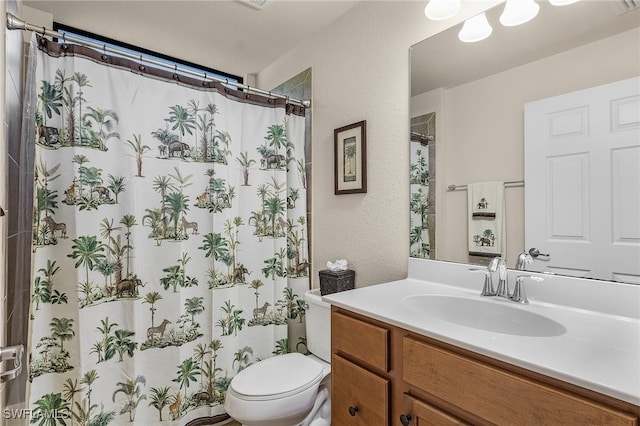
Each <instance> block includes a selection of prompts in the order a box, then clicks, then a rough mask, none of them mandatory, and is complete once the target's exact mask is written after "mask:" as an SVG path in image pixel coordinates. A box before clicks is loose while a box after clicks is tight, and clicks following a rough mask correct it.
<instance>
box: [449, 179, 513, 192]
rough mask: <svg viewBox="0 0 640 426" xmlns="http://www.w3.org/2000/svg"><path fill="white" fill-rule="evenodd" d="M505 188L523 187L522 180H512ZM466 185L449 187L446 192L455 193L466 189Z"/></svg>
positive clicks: (505, 184)
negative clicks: (457, 190)
mask: <svg viewBox="0 0 640 426" xmlns="http://www.w3.org/2000/svg"><path fill="white" fill-rule="evenodd" d="M504 186H505V187H514V186H524V181H523V180H512V181H509V182H505V183H504ZM467 188H468V185H449V186H447V191H455V190H456V189H467Z"/></svg>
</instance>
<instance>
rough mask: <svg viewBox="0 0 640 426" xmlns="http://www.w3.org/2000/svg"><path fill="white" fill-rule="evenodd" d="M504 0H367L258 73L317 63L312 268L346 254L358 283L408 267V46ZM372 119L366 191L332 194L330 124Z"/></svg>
mask: <svg viewBox="0 0 640 426" xmlns="http://www.w3.org/2000/svg"><path fill="white" fill-rule="evenodd" d="M496 3H497V2H496V1H494V2H473V3H463V7H464V9H463V11H462V12H461V13H460V14H459V16H458V17H456V18H455V19H451V20H448V21H441V22H434V21H429V20H428V19H426V18H425V16H424V13H423V10H424V6H425V5H426V1H420V2H417V1H364V2H362V3H361V4H359V5H358V6H356V7H354V8H353V9H351V10H350V11H349V12H348V13H347V14H345V15H344V16H342V17H341V18H340V19H339V20H337V21H336V22H334V23H333V24H332V25H331V26H329V27H328V28H326V29H325V30H324V31H322V32H320V33H318V34H317V35H315V36H314V37H312V38H310V39H308V40H305V41H304V42H302V43H301V44H300V46H298V47H297V48H296V49H294V50H293V51H291V52H290V53H289V54H287V55H285V56H284V57H283V58H281V59H280V60H278V61H277V62H275V63H274V64H272V65H271V66H270V67H268V68H267V69H265V70H263V71H262V72H261V73H259V74H258V86H259V87H272V86H275V85H277V84H278V83H279V82H280V81H282V80H285V79H286V78H288V77H289V76H291V75H295V74H296V73H297V72H299V71H300V70H303V69H305V68H307V67H312V68H313V105H312V107H313V143H312V145H313V146H312V156H311V161H312V164H313V167H312V170H313V175H312V179H313V193H312V197H313V202H312V209H313V211H312V218H311V221H312V222H311V223H312V241H313V258H312V263H313V269H314V271H313V277H314V282H313V284H314V286H317V284H318V283H317V271H318V270H319V269H323V268H324V267H325V264H326V262H327V261H328V260H335V259H337V258H346V259H347V260H348V261H349V263H350V266H351V267H352V268H353V269H354V270H355V271H356V285H357V286H358V287H361V286H366V285H371V284H376V283H381V282H385V281H390V280H396V279H401V278H404V277H406V274H407V259H408V256H409V136H408V133H409V47H410V46H411V45H413V44H415V43H417V42H418V41H421V40H423V39H425V38H427V37H428V36H430V35H433V34H436V33H437V32H439V31H441V30H443V29H444V28H448V27H450V26H452V25H454V24H456V23H458V22H460V21H461V20H463V19H464V18H466V17H469V16H471V15H473V14H475V13H477V12H478V11H481V10H484V9H486V8H488V7H490V6H492V5H495V4H496ZM360 120H367V150H368V152H367V164H368V165H367V167H368V192H367V193H366V194H351V195H334V188H333V186H334V180H333V179H334V177H333V175H334V171H333V169H334V166H333V130H334V129H335V128H338V127H341V126H344V125H347V124H351V123H354V122H357V121H360Z"/></svg>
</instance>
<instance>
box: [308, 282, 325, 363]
mask: <svg viewBox="0 0 640 426" xmlns="http://www.w3.org/2000/svg"><path fill="white" fill-rule="evenodd" d="M304 300H305V302H307V304H308V305H309V308H308V309H307V312H306V314H305V321H306V332H307V349H308V350H309V352H311V353H312V354H313V355H315V356H317V357H318V358H320V359H322V360H324V361H326V362H328V363H331V305H330V304H329V303H326V302H323V301H322V296H320V289H319V288H318V289H315V290H309V291H307V292H306V293H305V294H304Z"/></svg>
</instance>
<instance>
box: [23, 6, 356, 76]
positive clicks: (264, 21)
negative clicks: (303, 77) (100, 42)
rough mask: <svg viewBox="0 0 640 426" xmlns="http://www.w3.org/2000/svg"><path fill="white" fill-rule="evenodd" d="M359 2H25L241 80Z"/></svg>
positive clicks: (97, 31) (67, 20)
mask: <svg viewBox="0 0 640 426" xmlns="http://www.w3.org/2000/svg"><path fill="white" fill-rule="evenodd" d="M359 2H360V0H352V1H341V0H331V1H327V0H324V1H320V0H271V1H269V2H268V3H267V4H266V5H265V6H264V7H263V8H262V9H260V10H259V9H256V8H253V7H251V6H249V5H247V4H246V3H245V2H244V1H242V0H180V1H174V0H163V1H156V0H135V1H124V0H84V1H77V0H23V4H24V5H25V6H28V7H31V8H34V9H38V10H40V11H43V12H47V13H50V14H52V15H53V19H54V21H56V22H59V23H61V24H65V25H68V26H71V27H74V28H79V29H82V30H85V31H88V32H92V33H94V34H99V35H102V36H105V37H108V38H111V39H114V40H118V41H121V42H125V43H128V44H133V45H136V46H140V47H142V48H145V49H149V50H152V51H155V52H159V53H162V54H165V55H169V56H172V57H176V58H179V59H182V60H185V61H190V62H194V63H197V64H200V65H203V66H206V67H210V68H213V69H217V70H219V71H223V72H226V73H230V74H234V75H238V76H241V77H242V76H244V75H246V74H254V73H257V72H260V71H261V70H263V69H265V68H266V67H267V66H269V65H270V64H272V63H273V62H275V61H276V60H277V59H278V58H280V57H281V56H283V55H284V54H285V53H287V52H288V51H290V50H291V49H293V48H294V47H295V46H296V45H297V44H299V43H300V42H301V41H303V40H305V39H306V38H308V37H310V36H312V35H313V34H315V33H316V32H318V31H320V30H321V29H323V28H324V27H326V26H327V25H329V24H330V23H331V22H333V21H335V20H336V19H338V18H339V17H340V16H342V15H343V14H345V13H346V12H348V11H349V10H350V9H351V8H352V7H354V6H355V5H357V4H358V3H359ZM132 29H134V30H133V31H132ZM132 38H133V39H132ZM185 45H189V48H185ZM203 52H204V54H203Z"/></svg>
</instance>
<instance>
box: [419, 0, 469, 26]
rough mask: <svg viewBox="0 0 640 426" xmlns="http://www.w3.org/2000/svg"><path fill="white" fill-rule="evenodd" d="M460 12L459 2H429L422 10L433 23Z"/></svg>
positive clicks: (431, 0)
mask: <svg viewBox="0 0 640 426" xmlns="http://www.w3.org/2000/svg"><path fill="white" fill-rule="evenodd" d="M459 11H460V0H430V1H429V3H427V6H426V7H425V8H424V14H425V15H427V18H429V19H432V20H434V21H442V20H444V19H449V18H451V17H452V16H454V15H455V14H456V13H458V12H459Z"/></svg>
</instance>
